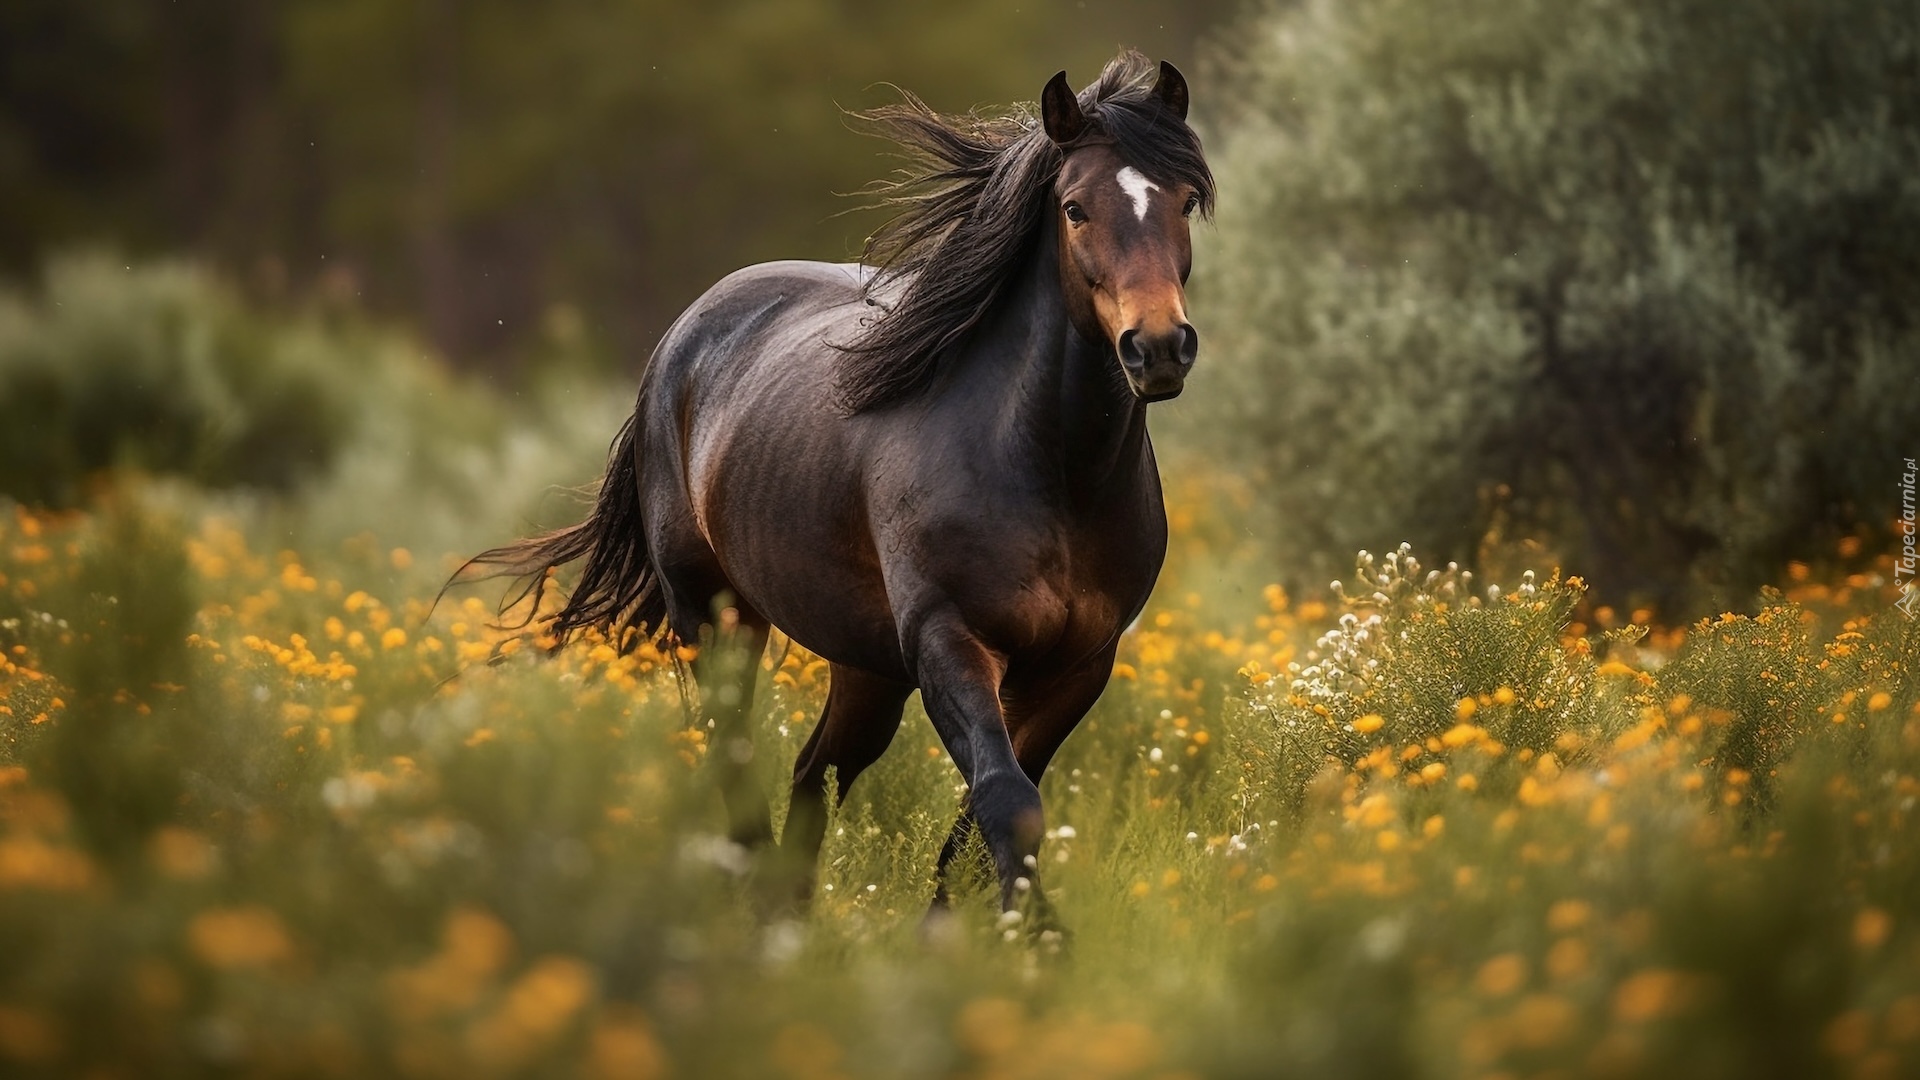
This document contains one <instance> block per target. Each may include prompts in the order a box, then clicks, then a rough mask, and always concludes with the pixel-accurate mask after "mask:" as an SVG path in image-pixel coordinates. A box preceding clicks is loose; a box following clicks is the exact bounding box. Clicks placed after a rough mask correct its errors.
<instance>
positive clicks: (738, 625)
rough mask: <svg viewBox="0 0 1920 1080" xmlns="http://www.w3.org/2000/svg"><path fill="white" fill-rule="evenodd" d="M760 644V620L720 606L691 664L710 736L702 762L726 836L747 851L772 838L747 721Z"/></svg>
mask: <svg viewBox="0 0 1920 1080" xmlns="http://www.w3.org/2000/svg"><path fill="white" fill-rule="evenodd" d="M766 644H767V623H766V620H765V619H762V618H761V617H760V616H759V614H758V613H757V612H754V611H752V610H750V609H747V608H745V607H726V608H723V609H721V610H720V611H719V612H718V613H717V616H716V617H715V618H714V619H713V621H711V622H709V623H708V624H707V625H706V626H704V627H702V632H701V635H700V652H699V654H698V655H697V656H696V657H695V658H694V661H693V678H694V681H695V682H696V683H698V684H699V690H700V715H701V718H702V719H703V720H705V721H706V722H707V723H708V724H709V725H710V727H711V729H712V732H713V734H712V737H711V739H710V741H709V742H708V744H707V757H708V760H709V761H710V762H711V763H712V768H713V770H714V775H715V778H716V779H717V780H718V782H719V785H720V797H721V798H722V799H723V800H724V801H725V803H726V807H727V835H728V836H729V837H730V838H731V839H732V840H733V842H734V843H736V844H742V845H745V846H747V847H758V846H760V845H762V844H765V843H767V842H768V841H770V840H772V839H773V814H772V811H771V810H770V809H769V808H768V806H767V796H766V793H765V792H764V791H763V790H762V789H761V787H760V781H759V777H758V774H757V772H756V770H755V769H754V767H753V759H754V750H753V725H752V722H751V721H752V715H753V689H754V683H755V682H756V680H757V679H758V678H759V675H760V654H761V652H762V651H763V650H764V649H765V648H766Z"/></svg>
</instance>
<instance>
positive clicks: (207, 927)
mask: <svg viewBox="0 0 1920 1080" xmlns="http://www.w3.org/2000/svg"><path fill="white" fill-rule="evenodd" d="M187 945H188V946H189V947H190V948H191V949H192V950H193V954H194V955H195V956H197V957H199V958H200V961H201V962H202V963H204V964H206V965H207V966H208V967H212V968H219V969H221V970H223V971H231V970H237V969H240V968H258V967H266V966H268V965H271V964H276V963H279V962H280V961H283V960H285V959H287V958H288V957H290V956H292V955H293V940H292V939H291V938H289V937H288V936H287V931H286V927H285V926H283V925H282V924H281V922H280V916H278V915H276V914H274V913H273V911H272V910H271V909H268V908H264V907H260V906H258V905H250V906H246V907H233V908H215V909H213V910H211V911H203V912H201V913H200V914H198V915H196V916H194V918H193V921H192V922H191V923H189V924H187Z"/></svg>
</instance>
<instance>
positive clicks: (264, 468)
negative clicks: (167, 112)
mask: <svg viewBox="0 0 1920 1080" xmlns="http://www.w3.org/2000/svg"><path fill="white" fill-rule="evenodd" d="M353 359H354V358H353V356H352V353H351V350H350V349H349V348H346V347H344V343H341V342H338V341H335V340H328V339H327V338H326V337H324V336H320V335H316V334H315V333H313V332H312V331H311V330H310V329H307V328H304V327H302V328H288V329H280V328H278V327H273V326H269V325H268V324H267V323H265V322H263V321H262V320H260V319H258V318H256V317H254V316H252V315H251V314H250V313H248V312H246V311H245V310H243V309H242V308H241V306H240V305H239V304H238V303H237V302H235V301H234V299H233V298H232V297H231V296H229V295H227V294H226V293H225V292H224V291H223V290H221V289H220V288H219V287H218V286H217V285H216V284H214V283H213V282H212V281H210V280H209V279H208V278H207V277H206V276H204V275H203V274H201V273H199V272H197V271H195V270H192V269H190V268H188V267H185V266H177V265H176V266H146V265H143V266H142V267H141V269H140V270H139V271H138V272H136V271H134V270H133V268H132V267H131V266H125V267H123V266H119V265H115V264H114V262H113V261H111V260H110V259H109V258H108V257H106V256H98V255H96V256H81V257H72V256H70V257H67V258H63V259H59V260H56V261H54V262H53V263H51V264H50V265H49V266H48V268H47V272H46V281H45V286H44V288H43V290H42V291H41V292H40V293H39V295H37V296H34V297H31V298H27V297H23V296H19V295H6V296H3V297H0V444H3V448H0V462H4V464H0V491H5V492H7V493H8V494H11V495H13V496H15V497H16V498H24V499H29V500H33V501H37V502H47V503H53V504H56V505H71V504H73V503H76V502H78V501H79V500H80V498H81V497H82V495H83V494H84V493H85V485H86V481H87V478H88V476H89V474H91V473H94V472H97V471H99V470H102V469H105V468H107V467H109V466H117V465H130V466H133V467H136V468H143V469H147V470H150V471H154V472H179V473H184V474H186V475H188V476H191V477H193V478H195V479H197V480H199V481H201V482H203V483H208V484H215V485H222V484H256V485H266V486H281V487H284V486H286V485H288V484H291V483H293V482H294V481H295V480H297V479H299V478H301V477H302V476H305V475H310V474H312V473H313V472H316V471H318V470H320V469H322V468H324V467H325V466H326V465H327V464H328V462H329V459H330V458H331V457H332V455H333V454H334V452H335V451H336V450H337V449H338V447H339V443H340V441H341V439H342V438H343V436H344V434H345V429H346V427H347V425H348V423H349V421H350V417H349V415H348V413H349V408H350V405H349V399H350V397H351V395H352V393H353V390H352V387H351V380H352V379H353V377H354V375H355V374H356V370H361V371H363V370H364V365H362V364H357V363H354V362H353ZM343 369H344V370H343Z"/></svg>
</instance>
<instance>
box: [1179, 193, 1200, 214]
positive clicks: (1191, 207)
mask: <svg viewBox="0 0 1920 1080" xmlns="http://www.w3.org/2000/svg"><path fill="white" fill-rule="evenodd" d="M1198 209H1200V196H1199V195H1189V196H1187V205H1186V206H1184V207H1182V208H1181V210H1180V216H1181V217H1192V216H1193V212H1194V211H1195V210H1198Z"/></svg>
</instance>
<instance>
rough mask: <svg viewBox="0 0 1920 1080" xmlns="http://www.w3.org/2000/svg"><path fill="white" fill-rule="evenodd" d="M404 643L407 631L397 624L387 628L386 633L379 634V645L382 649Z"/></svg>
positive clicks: (396, 646) (392, 647)
mask: <svg viewBox="0 0 1920 1080" xmlns="http://www.w3.org/2000/svg"><path fill="white" fill-rule="evenodd" d="M406 643H407V632H406V631H405V630H402V629H400V628H399V627H397V626H395V627H391V628H389V629H388V630H387V632H386V633H384V634H381V635H380V647H381V648H383V649H397V648H399V647H400V646H402V645H405V644H406Z"/></svg>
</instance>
